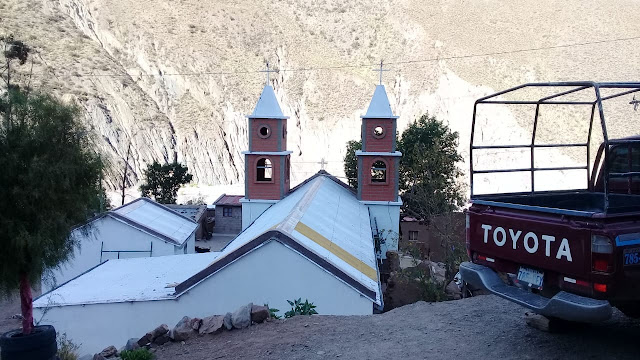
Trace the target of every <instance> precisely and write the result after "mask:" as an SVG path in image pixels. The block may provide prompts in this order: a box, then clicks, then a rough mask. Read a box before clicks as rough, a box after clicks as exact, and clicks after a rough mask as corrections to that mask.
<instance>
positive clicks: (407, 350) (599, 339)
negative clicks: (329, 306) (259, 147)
mask: <svg viewBox="0 0 640 360" xmlns="http://www.w3.org/2000/svg"><path fill="white" fill-rule="evenodd" d="M525 311H526V310H525V309H524V308H522V307H520V306H518V305H515V304H513V303H510V302H508V301H505V300H502V299H500V298H497V297H495V296H478V297H474V298H470V299H464V300H459V301H450V302H442V303H425V302H418V303H415V304H412V305H407V306H404V307H401V308H398V309H394V310H392V311H390V312H387V313H384V314H381V315H372V316H349V317H347V316H311V317H307V316H297V317H294V318H291V319H287V320H276V321H271V322H268V323H264V324H258V325H253V326H251V327H250V328H247V329H243V330H233V331H230V332H229V331H225V332H224V333H222V334H220V335H213V336H211V335H207V336H203V337H198V338H195V339H192V340H189V341H187V342H186V343H184V344H182V343H172V344H167V345H165V346H163V347H160V348H158V349H157V352H156V355H157V359H158V360H169V359H189V360H205V359H207V360H209V359H222V358H224V359H257V358H260V359H328V358H343V359H391V358H394V359H425V358H428V359H467V358H486V357H491V358H499V359H501V360H502V359H601V358H607V359H638V351H640V344H639V342H638V340H637V339H638V336H640V321H637V320H632V319H628V318H626V317H625V316H624V315H622V314H621V313H620V312H618V311H615V312H614V317H613V318H612V319H611V320H609V321H607V322H605V323H602V324H598V325H582V326H575V327H573V328H571V329H569V330H566V331H564V332H563V333H555V334H551V333H546V332H542V331H539V330H536V329H533V328H531V327H529V326H527V325H526V323H525V320H524V313H525Z"/></svg>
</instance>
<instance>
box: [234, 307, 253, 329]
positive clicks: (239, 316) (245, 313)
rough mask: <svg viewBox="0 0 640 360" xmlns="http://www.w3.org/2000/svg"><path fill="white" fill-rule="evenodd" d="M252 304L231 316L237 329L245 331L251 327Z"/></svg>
mask: <svg viewBox="0 0 640 360" xmlns="http://www.w3.org/2000/svg"><path fill="white" fill-rule="evenodd" d="M252 306H253V304H252V303H249V304H247V305H245V306H242V307H240V308H239V309H238V310H236V311H235V312H234V313H233V314H231V322H232V323H233V327H234V328H236V329H244V328H246V327H249V325H251V307H252Z"/></svg>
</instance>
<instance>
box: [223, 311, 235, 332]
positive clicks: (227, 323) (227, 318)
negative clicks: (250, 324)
mask: <svg viewBox="0 0 640 360" xmlns="http://www.w3.org/2000/svg"><path fill="white" fill-rule="evenodd" d="M231 316H232V315H231V313H227V314H226V315H225V316H224V319H223V322H224V327H225V328H226V329H227V330H231V329H233V322H231Z"/></svg>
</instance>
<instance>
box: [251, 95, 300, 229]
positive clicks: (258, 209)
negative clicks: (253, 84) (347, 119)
mask: <svg viewBox="0 0 640 360" xmlns="http://www.w3.org/2000/svg"><path fill="white" fill-rule="evenodd" d="M248 118H249V151H245V152H243V154H244V160H245V196H244V199H242V200H241V202H242V227H243V229H244V228H246V227H247V226H249V224H251V223H252V222H253V220H255V219H256V218H257V217H258V216H260V215H261V214H262V213H263V212H264V210H266V209H267V208H268V207H269V206H271V204H273V203H276V202H277V201H278V200H280V199H282V198H283V197H284V196H285V195H286V194H287V193H288V192H289V188H290V183H289V172H290V165H289V164H290V154H291V151H286V149H287V119H288V118H289V117H288V116H284V115H283V114H282V110H281V109H280V105H279V104H278V100H277V99H276V94H275V92H274V91H273V88H272V87H271V85H266V86H265V87H264V89H263V90H262V95H260V99H259V100H258V103H257V104H256V107H255V109H254V110H253V113H252V114H251V115H249V116H248Z"/></svg>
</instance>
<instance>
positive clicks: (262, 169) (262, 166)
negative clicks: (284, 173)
mask: <svg viewBox="0 0 640 360" xmlns="http://www.w3.org/2000/svg"><path fill="white" fill-rule="evenodd" d="M256 170H257V171H256V181H262V182H270V181H273V166H272V165H271V160H269V159H267V158H260V159H258V163H257V165H256Z"/></svg>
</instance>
